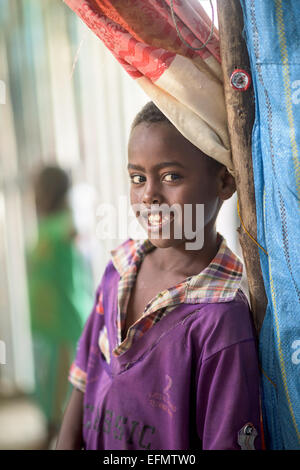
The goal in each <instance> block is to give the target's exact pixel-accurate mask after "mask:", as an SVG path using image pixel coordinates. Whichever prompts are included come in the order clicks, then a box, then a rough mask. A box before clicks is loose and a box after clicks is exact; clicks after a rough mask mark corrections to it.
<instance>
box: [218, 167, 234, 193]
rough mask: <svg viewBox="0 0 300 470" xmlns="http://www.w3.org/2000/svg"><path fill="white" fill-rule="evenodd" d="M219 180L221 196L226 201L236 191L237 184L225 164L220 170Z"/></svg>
mask: <svg viewBox="0 0 300 470" xmlns="http://www.w3.org/2000/svg"><path fill="white" fill-rule="evenodd" d="M219 182H220V186H219V197H220V199H221V200H222V201H226V200H227V199H229V198H231V196H232V195H233V194H234V193H235V191H236V184H235V179H234V177H233V176H232V174H231V173H229V171H228V170H227V168H226V167H225V166H224V167H222V169H221V170H220V174H219Z"/></svg>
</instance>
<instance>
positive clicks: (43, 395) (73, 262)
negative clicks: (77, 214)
mask: <svg viewBox="0 0 300 470" xmlns="http://www.w3.org/2000/svg"><path fill="white" fill-rule="evenodd" d="M73 233H74V229H73V224H72V218H71V214H70V213H69V212H68V211H61V212H59V213H56V214H53V215H51V216H48V217H47V218H44V219H42V220H41V222H40V223H39V237H38V241H37V244H36V246H35V247H34V248H33V249H32V251H31V252H30V253H29V254H28V257H27V262H28V286H29V300H30V315H31V328H32V337H33V345H34V360H35V371H36V392H35V395H34V398H35V399H36V400H37V401H38V403H39V405H40V407H41V408H42V410H43V411H44V413H45V415H46V417H47V419H48V421H49V422H58V423H59V421H60V419H61V415H62V412H63V408H64V406H65V404H66V402H67V400H68V398H69V395H70V391H71V389H70V386H69V384H68V380H67V379H68V371H69V367H70V365H71V363H72V361H73V359H74V356H75V352H76V345H77V341H78V340H79V337H80V335H81V333H82V330H83V327H84V324H85V321H86V319H87V317H88V315H89V313H90V311H91V309H92V306H93V285H92V276H91V271H90V268H89V266H88V264H87V263H86V260H85V259H84V258H83V257H82V255H81V253H80V252H79V251H78V250H77V248H76V245H75V243H74V241H73V235H72V234H73ZM67 388H68V391H66V389H67Z"/></svg>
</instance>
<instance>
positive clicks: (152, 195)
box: [143, 179, 162, 206]
mask: <svg viewBox="0 0 300 470" xmlns="http://www.w3.org/2000/svg"><path fill="white" fill-rule="evenodd" d="M161 203H162V197H161V194H160V193H159V190H158V188H157V186H156V185H155V183H154V181H150V180H149V179H148V180H147V183H146V184H145V186H144V194H143V204H145V205H146V206H151V205H152V204H161Z"/></svg>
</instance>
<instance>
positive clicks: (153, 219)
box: [145, 213, 174, 230]
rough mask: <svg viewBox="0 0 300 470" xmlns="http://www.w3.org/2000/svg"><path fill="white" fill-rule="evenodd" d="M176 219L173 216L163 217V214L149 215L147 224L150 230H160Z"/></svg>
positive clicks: (146, 220) (146, 219)
mask: <svg viewBox="0 0 300 470" xmlns="http://www.w3.org/2000/svg"><path fill="white" fill-rule="evenodd" d="M173 219H174V216H173V215H163V214H162V213H156V214H151V213H150V214H148V216H147V217H146V218H145V222H146V223H147V225H148V229H152V230H153V229H154V230H157V229H160V228H161V227H163V226H165V225H167V224H170V223H171V222H172V221H173Z"/></svg>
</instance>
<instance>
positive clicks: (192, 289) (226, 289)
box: [111, 233, 243, 307]
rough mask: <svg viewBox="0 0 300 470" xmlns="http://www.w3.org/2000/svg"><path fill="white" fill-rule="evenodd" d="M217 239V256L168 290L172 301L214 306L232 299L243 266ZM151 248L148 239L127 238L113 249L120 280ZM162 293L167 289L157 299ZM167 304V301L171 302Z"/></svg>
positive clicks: (239, 281) (240, 279) (161, 303)
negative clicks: (204, 266)
mask: <svg viewBox="0 0 300 470" xmlns="http://www.w3.org/2000/svg"><path fill="white" fill-rule="evenodd" d="M218 236H219V237H220V239H221V243H220V247H219V250H218V252H217V254H216V256H215V257H214V258H213V259H212V261H211V262H210V264H209V265H208V266H207V267H206V268H205V269H204V270H203V271H201V272H200V273H199V274H196V275H194V276H191V277H189V278H187V279H186V280H185V281H183V282H182V283H181V284H179V285H177V286H175V287H174V289H173V288H172V289H171V291H172V290H173V291H174V293H175V296H174V295H173V296H172V297H173V299H172V300H173V301H175V300H176V299H175V298H174V297H178V299H177V303H180V302H184V303H214V302H228V301H230V300H233V298H234V297H235V295H236V293H237V291H238V289H239V287H240V285H241V281H242V275H243V263H242V261H241V260H240V259H239V258H238V256H237V255H235V254H234V253H233V251H231V249H230V248H229V247H228V245H227V243H226V240H225V238H224V237H223V236H222V235H221V234H220V233H218ZM154 248H155V247H154V245H152V243H151V242H150V240H149V239H147V240H142V241H141V240H139V241H135V240H132V239H129V240H127V241H126V242H124V243H123V244H122V245H120V246H119V247H118V248H117V249H115V250H113V251H112V252H111V255H112V262H113V264H114V266H115V268H116V269H117V271H118V272H119V274H120V276H121V278H123V277H124V276H125V277H126V276H127V275H128V274H129V273H132V274H133V273H136V271H137V269H138V266H139V265H140V263H141V262H142V260H143V259H144V257H145V255H146V254H147V253H149V252H150V251H152V250H153V249H154ZM165 292H170V290H169V291H164V292H162V293H160V297H162V294H164V293H165ZM177 294H178V295H177ZM168 297H169V296H168ZM166 299H167V298H166ZM162 300H163V299H162V298H161V300H160V307H163V306H164V305H163V304H164V302H162ZM166 301H167V302H169V301H170V299H168V300H166ZM172 303H173V302H172ZM166 306H167V305H166Z"/></svg>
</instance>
